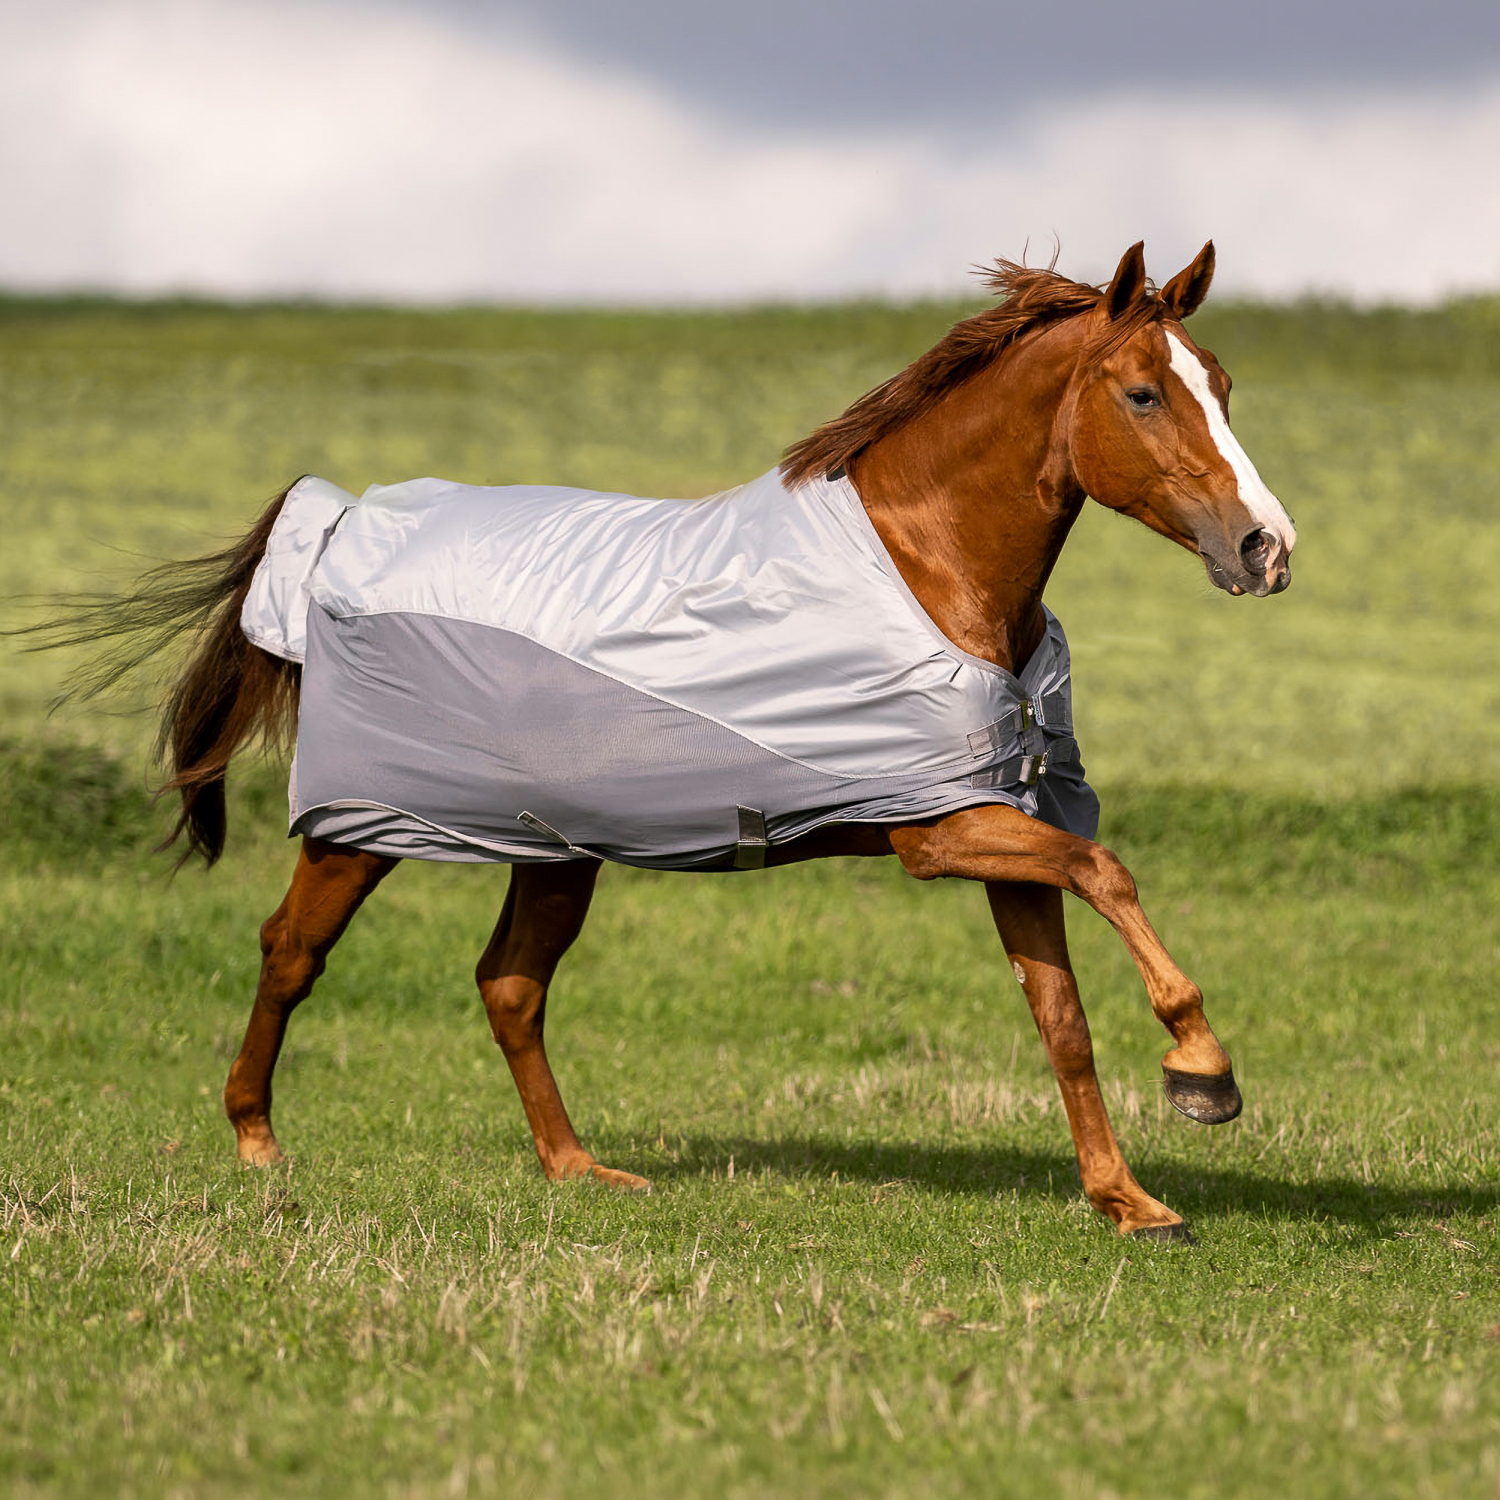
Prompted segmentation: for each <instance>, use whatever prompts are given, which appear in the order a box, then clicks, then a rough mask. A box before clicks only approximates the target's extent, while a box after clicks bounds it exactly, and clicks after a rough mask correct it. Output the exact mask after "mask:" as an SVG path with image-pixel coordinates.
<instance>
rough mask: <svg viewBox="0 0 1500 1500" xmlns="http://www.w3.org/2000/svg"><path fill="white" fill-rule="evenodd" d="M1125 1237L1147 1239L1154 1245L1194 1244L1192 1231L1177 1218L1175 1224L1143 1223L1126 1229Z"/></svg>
mask: <svg viewBox="0 0 1500 1500" xmlns="http://www.w3.org/2000/svg"><path fill="white" fill-rule="evenodd" d="M1125 1237H1126V1238H1127V1239H1131V1240H1148V1241H1150V1242H1151V1243H1152V1244H1154V1245H1196V1244H1197V1243H1198V1241H1197V1240H1195V1239H1194V1238H1193V1231H1192V1230H1191V1229H1189V1228H1188V1227H1187V1225H1186V1224H1184V1223H1183V1222H1182V1220H1181V1219H1179V1220H1178V1221H1177V1222H1176V1223H1175V1224H1145V1225H1143V1226H1142V1227H1141V1228H1140V1229H1131V1230H1129V1231H1127V1233H1126V1236H1125Z"/></svg>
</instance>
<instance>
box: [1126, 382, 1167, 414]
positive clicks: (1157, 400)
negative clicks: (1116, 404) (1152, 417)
mask: <svg viewBox="0 0 1500 1500" xmlns="http://www.w3.org/2000/svg"><path fill="white" fill-rule="evenodd" d="M1125 398H1126V400H1128V401H1129V402H1130V404H1131V405H1132V406H1136V407H1140V408H1141V409H1142V410H1144V409H1145V408H1147V407H1150V406H1160V405H1161V397H1160V396H1158V395H1157V394H1156V392H1155V391H1154V390H1152V389H1151V387H1150V386H1149V385H1138V386H1136V387H1135V388H1134V389H1133V390H1129V391H1126V392H1125Z"/></svg>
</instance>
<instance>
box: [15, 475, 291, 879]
mask: <svg viewBox="0 0 1500 1500" xmlns="http://www.w3.org/2000/svg"><path fill="white" fill-rule="evenodd" d="M291 488H292V487H291V486H290V485H289V486H288V487H287V489H285V490H283V491H282V492H281V493H280V494H279V495H277V496H276V498H275V499H274V500H273V501H272V502H271V503H270V505H269V506H268V507H267V508H266V511H265V513H264V514H263V515H262V516H261V517H260V519H259V520H258V521H257V522H256V523H255V525H254V526H253V527H252V528H251V530H250V532H249V533H248V534H247V535H246V536H245V537H243V538H242V539H241V540H240V541H238V542H234V543H232V544H231V545H230V546H228V547H226V548H224V549H223V551H221V552H213V553H209V554H208V555H207V556H205V557H195V558H190V559H188V560H186V561H183V562H171V563H163V564H162V565H161V566H160V567H156V568H152V569H151V570H150V571H149V572H147V573H145V574H143V575H142V576H141V577H140V578H139V579H138V580H137V582H136V584H135V586H134V587H133V588H132V589H130V590H129V592H127V593H125V594H119V595H113V596H103V597H101V596H84V597H82V598H77V599H74V600H72V601H71V603H72V609H71V610H70V612H69V614H68V615H67V617H66V618H65V619H63V620H59V621H54V622H52V623H51V624H49V625H43V626H38V627H34V629H36V630H37V631H40V632H42V633H43V634H44V635H45V636H46V639H45V640H44V641H43V642H41V643H40V644H41V645H42V646H68V645H78V644H85V643H87V644H98V642H99V641H101V640H106V641H108V640H113V641H114V643H115V644H114V645H113V646H112V647H111V648H110V649H109V650H107V651H106V652H105V653H104V655H103V656H102V657H99V658H98V659H96V660H95V661H94V663H93V664H92V665H90V666H88V667H86V668H84V669H83V670H82V671H80V672H79V673H77V674H75V676H74V678H73V679H72V681H71V683H70V686H69V691H68V692H67V694H66V695H65V698H64V701H66V700H67V699H72V698H82V699H87V698H92V697H94V696H96V695H97V694H99V693H101V692H103V691H105V690H106V689H107V688H110V687H112V686H114V685H115V684H116V683H118V682H119V681H120V680H121V679H122V678H124V677H127V676H129V675H131V674H133V673H134V672H135V671H137V670H138V669H139V668H141V667H142V666H144V665H145V664H146V663H147V662H148V661H149V660H150V659H151V658H153V657H155V656H156V655H157V653H158V652H161V651H163V650H164V649H165V648H167V647H168V646H171V645H173V644H175V643H176V642H178V641H179V640H180V639H182V638H183V637H189V638H191V637H196V643H195V646H194V648H193V649H192V651H191V654H190V656H189V658H188V661H187V664H186V666H185V667H184V668H183V670H182V671H181V673H180V674H179V675H178V676H177V677H176V679H175V680H173V681H170V682H169V685H168V691H167V698H166V704H165V707H164V711H163V715H162V722H161V728H160V730H159V732H158V735H157V740H156V759H157V762H158V764H160V765H161V766H162V767H163V769H164V770H165V771H166V772H167V776H166V779H165V780H164V781H163V782H162V783H161V785H160V786H158V787H157V788H156V792H157V795H158V796H164V795H166V794H167V793H168V792H177V793H178V794H179V796H180V797H181V799H182V806H181V810H180V811H179V813H178V816H177V822H176V825H175V826H174V827H173V829H172V831H171V833H169V834H168V835H167V837H166V838H165V839H163V840H162V842H161V843H160V844H159V845H158V846H157V847H158V850H165V849H169V848H171V846H172V845H173V844H175V843H176V842H177V841H178V840H179V839H180V838H182V837H184V836H186V839H187V848H186V849H184V850H183V852H182V855H181V857H180V858H179V859H178V861H177V863H178V866H179V867H181V866H182V865H183V864H185V863H186V862H187V860H188V859H190V858H191V857H192V856H193V855H194V854H201V855H202V856H203V859H204V861H205V863H206V864H208V865H212V864H213V863H214V862H215V861H216V860H217V859H218V858H219V856H220V855H221V854H222V853H223V852H224V839H225V835H226V833H227V829H228V820H227V813H226V807H225V799H224V784H225V778H226V775H227V773H228V767H229V762H230V760H231V758H232V757H233V756H234V754H235V752H236V751H238V750H239V749H241V748H242V747H243V746H244V745H245V744H246V742H247V741H252V740H259V741H261V743H262V744H264V745H267V746H272V745H285V744H289V743H290V742H291V741H292V739H293V738H294V736H295V734H296V728H297V696H298V690H299V688H300V686H301V675H302V669H301V667H300V666H299V665H298V663H296V662H292V661H284V660H282V659H281V658H280V657H277V656H272V655H271V654H270V652H268V651H264V650H262V649H261V648H260V647H259V646H256V645H253V644H252V643H251V642H250V640H249V639H248V638H247V637H246V635H245V634H244V632H243V631H242V630H241V629H240V611H241V608H242V607H243V605H244V602H245V595H246V594H247V593H248V592H249V590H250V581H251V579H252V578H253V577H254V575H255V569H256V566H257V564H258V563H259V562H260V559H261V557H262V556H263V555H264V553H265V550H266V543H267V540H268V538H269V537H270V535H271V528H272V526H273V525H275V523H276V518H277V516H279V515H280V514H281V507H282V505H283V503H284V502H285V500H286V497H287V494H288V493H289V491H290V489H291Z"/></svg>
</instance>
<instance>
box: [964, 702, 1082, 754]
mask: <svg viewBox="0 0 1500 1500" xmlns="http://www.w3.org/2000/svg"><path fill="white" fill-rule="evenodd" d="M1033 725H1040V726H1042V727H1044V728H1047V729H1060V730H1062V731H1063V732H1064V733H1067V732H1069V731H1070V730H1071V729H1072V727H1073V726H1072V724H1071V723H1070V722H1069V718H1068V695H1067V694H1066V693H1042V694H1040V695H1039V696H1038V697H1035V698H1023V699H1022V700H1021V701H1020V702H1019V703H1017V704H1016V706H1015V707H1014V708H1011V709H1008V710H1007V711H1006V712H1005V713H1004V714H1003V715H1002V716H1001V717H1000V718H998V719H996V720H995V722H994V723H993V724H986V725H985V726H984V728H983V729H976V730H975V731H974V732H973V734H971V735H970V736H969V749H970V750H972V751H973V752H974V754H975V755H986V754H988V753H989V752H990V751H991V750H999V749H1001V748H1002V747H1003V746H1004V745H1007V744H1009V743H1010V741H1011V740H1013V739H1014V738H1015V737H1016V736H1017V735H1019V734H1023V733H1024V732H1025V731H1026V730H1028V729H1030V728H1031V727H1032V726H1033Z"/></svg>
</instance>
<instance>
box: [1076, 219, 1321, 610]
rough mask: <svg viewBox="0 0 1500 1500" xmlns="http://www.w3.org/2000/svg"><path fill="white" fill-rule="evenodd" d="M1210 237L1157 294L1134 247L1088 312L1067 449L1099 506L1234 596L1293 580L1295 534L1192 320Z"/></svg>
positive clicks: (1207, 274)
mask: <svg viewBox="0 0 1500 1500" xmlns="http://www.w3.org/2000/svg"><path fill="white" fill-rule="evenodd" d="M1213 273H1214V247H1213V242H1212V241H1210V242H1209V243H1208V244H1206V245H1205V246H1204V247H1203V249H1202V251H1201V252H1200V253H1199V255H1198V257H1197V259H1196V260H1194V261H1193V263H1192V264H1191V265H1190V266H1188V267H1187V268H1186V269H1185V270H1183V271H1181V272H1179V273H1178V274H1177V275H1176V276H1174V277H1173V278H1172V279H1171V280H1170V281H1169V282H1168V283H1167V284H1166V286H1165V287H1163V288H1162V290H1161V292H1160V293H1159V294H1153V293H1152V292H1151V290H1150V289H1149V287H1148V285H1147V282H1146V270H1145V261H1144V257H1143V255H1142V252H1141V246H1140V245H1139V244H1135V245H1132V246H1131V247H1130V249H1129V250H1127V251H1126V252H1125V254H1124V256H1123V257H1122V258H1121V260H1120V264H1119V268H1118V269H1117V270H1116V271H1115V274H1114V278H1113V280H1111V282H1110V283H1109V286H1108V287H1107V288H1106V290H1105V292H1104V294H1103V295H1102V297H1101V298H1100V300H1099V304H1098V306H1097V308H1096V309H1095V310H1094V311H1093V312H1092V313H1091V314H1090V316H1091V318H1092V319H1093V324H1094V326H1093V327H1092V328H1091V329H1090V330H1089V334H1088V338H1087V340H1086V343H1085V349H1084V355H1083V357H1082V358H1081V359H1080V360H1079V363H1078V369H1077V373H1076V375H1075V376H1074V381H1073V388H1072V390H1071V391H1070V393H1069V397H1070V403H1071V413H1070V416H1071V421H1070V431H1069V454H1070V458H1071V462H1072V467H1073V469H1074V472H1075V474H1076V476H1077V479H1078V482H1079V484H1080V485H1081V486H1082V487H1083V489H1084V490H1086V491H1087V492H1088V494H1090V495H1091V496H1092V497H1093V498H1094V499H1095V500H1097V501H1098V502H1099V503H1100V504H1101V505H1104V506H1106V507H1107V508H1108V509H1110V510H1115V511H1119V512H1121V513H1122V514H1124V515H1129V516H1134V517H1136V518H1137V519H1138V520H1140V521H1143V522H1144V523H1145V524H1146V525H1147V526H1149V527H1150V528H1151V529H1152V530H1153V531H1157V532H1160V533H1161V535H1162V536H1165V537H1169V538H1170V539H1171V540H1172V541H1174V542H1176V543H1177V544H1178V545H1179V546H1182V547H1186V548H1187V549H1188V551H1190V552H1193V553H1196V554H1197V556H1199V557H1201V558H1202V559H1203V564H1204V566H1205V567H1206V568H1207V570H1208V576H1209V580H1210V581H1211V582H1212V583H1213V584H1215V585H1216V586H1217V587H1218V588H1221V589H1223V590H1225V591H1226V592H1227V593H1230V594H1254V595H1256V596H1261V597H1263V596H1264V595H1266V594H1278V593H1280V592H1281V591H1282V589H1284V588H1286V586H1287V585H1288V584H1289V583H1290V582H1291V579H1292V575H1291V552H1292V548H1293V547H1294V546H1296V543H1297V531H1296V528H1295V527H1294V526H1293V524H1292V520H1291V517H1290V516H1288V515H1287V513H1286V511H1285V510H1284V509H1283V508H1282V505H1281V502H1280V501H1279V500H1277V498H1276V497H1275V495H1273V494H1272V493H1271V491H1270V490H1269V489H1268V488H1267V487H1266V484H1265V482H1264V481H1263V480H1262V479H1261V477H1260V475H1259V474H1258V473H1256V470H1255V465H1254V464H1253V463H1251V461H1250V459H1249V457H1248V455H1247V454H1246V453H1245V450H1244V449H1243V448H1242V447H1240V445H1239V442H1238V440H1237V439H1236V438H1235V436H1234V434H1233V432H1231V431H1230V427H1229V387H1230V380H1229V376H1228V375H1227V374H1226V373H1225V371H1224V369H1223V367H1222V366H1221V365H1220V364H1219V362H1218V360H1217V359H1215V358H1214V356H1213V355H1212V354H1211V353H1209V351H1208V350H1206V349H1202V348H1200V347H1199V346H1198V345H1197V344H1195V343H1194V342H1193V340H1192V339H1191V338H1190V337H1189V335H1188V333H1187V331H1186V330H1185V329H1184V327H1183V320H1184V319H1185V318H1187V317H1188V316H1189V315H1190V314H1192V313H1193V312H1194V311H1195V310H1196V309H1197V308H1198V306H1199V305H1200V304H1201V303H1202V301H1203V299H1204V297H1205V296H1206V295H1207V293H1208V287H1209V283H1210V282H1211V281H1212V280H1213Z"/></svg>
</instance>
